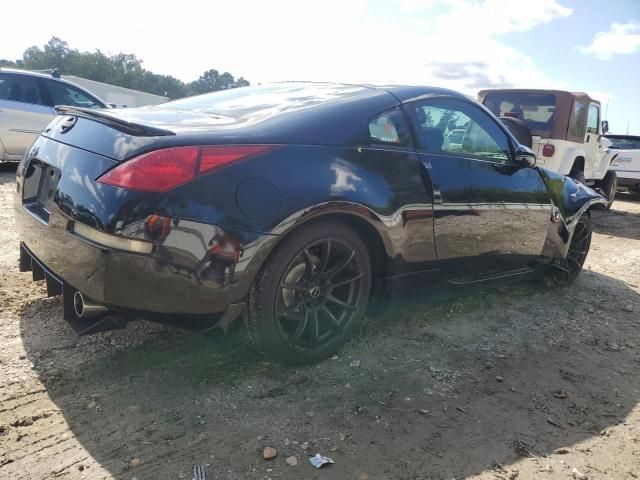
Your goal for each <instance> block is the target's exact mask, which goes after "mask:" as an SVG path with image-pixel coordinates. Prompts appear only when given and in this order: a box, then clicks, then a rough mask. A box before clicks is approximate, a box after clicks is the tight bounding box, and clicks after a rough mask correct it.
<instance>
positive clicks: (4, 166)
mask: <svg viewBox="0 0 640 480" xmlns="http://www.w3.org/2000/svg"><path fill="white" fill-rule="evenodd" d="M17 168H18V163H17V162H0V175H2V174H3V173H16V169H17ZM3 177H4V175H2V177H0V178H3Z"/></svg>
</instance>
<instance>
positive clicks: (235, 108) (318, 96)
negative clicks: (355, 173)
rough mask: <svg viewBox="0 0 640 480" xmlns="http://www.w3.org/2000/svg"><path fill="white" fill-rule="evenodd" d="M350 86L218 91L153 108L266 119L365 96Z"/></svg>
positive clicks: (273, 86) (274, 86) (287, 85)
mask: <svg viewBox="0 0 640 480" xmlns="http://www.w3.org/2000/svg"><path fill="white" fill-rule="evenodd" d="M366 91H367V89H366V88H364V87H358V86H354V85H334V84H321V83H319V84H314V83H294V82H291V83H286V82H285V83H278V84H267V85H257V86H250V87H241V88H232V89H229V90H220V91H217V92H212V93H205V94H204V95H197V96H195V97H188V98H183V99H180V100H174V101H172V102H167V103H163V104H160V105H156V106H154V107H153V108H154V109H161V110H162V109H170V110H183V111H191V112H199V113H207V114H211V115H222V116H230V117H233V118H241V117H248V116H252V117H254V118H257V117H270V116H275V115H277V114H278V113H282V112H287V111H292V110H299V109H302V108H307V107H311V106H313V105H318V104H321V103H326V102H331V101H335V100H342V99H344V98H347V97H351V96H355V95H358V94H361V93H366Z"/></svg>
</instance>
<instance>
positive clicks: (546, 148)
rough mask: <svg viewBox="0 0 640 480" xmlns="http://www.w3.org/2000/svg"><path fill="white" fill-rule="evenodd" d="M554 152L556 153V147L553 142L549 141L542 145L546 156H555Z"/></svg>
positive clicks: (543, 153)
mask: <svg viewBox="0 0 640 480" xmlns="http://www.w3.org/2000/svg"><path fill="white" fill-rule="evenodd" d="M554 153H556V147H554V146H553V144H551V143H547V144H545V146H544V147H542V155H544V156H545V157H553V154H554Z"/></svg>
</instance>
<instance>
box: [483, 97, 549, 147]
mask: <svg viewBox="0 0 640 480" xmlns="http://www.w3.org/2000/svg"><path fill="white" fill-rule="evenodd" d="M484 105H485V107H487V108H488V109H489V110H491V112H493V114H494V115H496V116H498V117H504V116H509V117H514V118H519V119H520V120H522V121H523V122H524V123H526V124H527V126H528V127H529V129H530V130H531V133H532V134H533V135H540V136H542V137H550V136H551V135H552V133H553V124H554V117H555V110H556V97H555V95H553V94H540V93H490V94H489V95H487V96H486V98H485V99H484Z"/></svg>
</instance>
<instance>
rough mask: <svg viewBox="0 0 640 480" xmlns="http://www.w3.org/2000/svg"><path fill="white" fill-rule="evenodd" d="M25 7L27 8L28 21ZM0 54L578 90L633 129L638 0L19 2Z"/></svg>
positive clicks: (614, 127)
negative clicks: (131, 58)
mask: <svg viewBox="0 0 640 480" xmlns="http://www.w3.org/2000/svg"><path fill="white" fill-rule="evenodd" d="M33 12H37V13H35V14H34V13H33ZM3 13H5V14H6V17H7V18H20V19H23V20H21V21H16V22H3V26H2V29H0V59H1V58H4V59H10V60H15V59H17V58H21V57H22V53H23V52H24V50H25V49H27V48H28V47H30V46H33V45H37V46H40V47H42V46H43V45H44V44H45V43H46V42H47V41H48V40H49V38H51V37H52V36H57V37H59V38H61V39H63V40H65V41H67V42H68V43H69V45H70V47H72V48H77V49H79V50H89V51H93V50H95V49H100V50H102V51H103V52H106V53H111V54H115V53H119V52H126V53H134V54H135V55H136V56H137V57H138V58H142V59H143V60H144V66H145V68H147V69H149V70H151V71H153V72H155V73H161V74H167V75H173V76H175V77H177V78H180V79H181V80H184V81H191V80H194V79H196V78H197V77H198V76H199V75H200V74H202V72H204V71H205V70H208V69H210V68H215V69H217V70H218V71H220V72H223V71H229V72H230V73H232V74H233V75H234V76H236V77H240V76H243V77H244V78H246V79H248V80H249V81H251V82H252V83H264V82H269V81H280V80H321V81H338V82H353V83H358V82H381V83H405V84H414V85H432V86H441V87H447V88H452V89H455V90H459V91H462V92H464V93H466V94H468V95H471V96H475V95H476V94H477V92H478V90H480V89H482V88H490V87H525V88H557V89H562V90H572V91H585V92H587V93H589V94H590V95H591V96H592V97H594V98H596V99H598V100H600V101H601V102H602V105H603V111H604V110H606V114H607V115H606V118H607V119H608V120H609V124H610V127H611V131H612V132H614V133H626V132H627V126H628V128H629V132H630V133H632V134H636V135H640V0H608V1H604V0H597V1H596V0H535V1H534V0H321V1H317V0H308V1H302V0H225V1H192V0H181V1H180V2H175V1H173V2H168V1H163V0H156V1H153V2H147V1H143V0H138V1H133V0H127V1H121V0H109V1H102V2H87V1H78V0H66V1H65V2H62V3H60V2H51V1H49V0H47V1H42V0H30V1H27V2H10V3H9V4H7V5H4V6H3Z"/></svg>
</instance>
